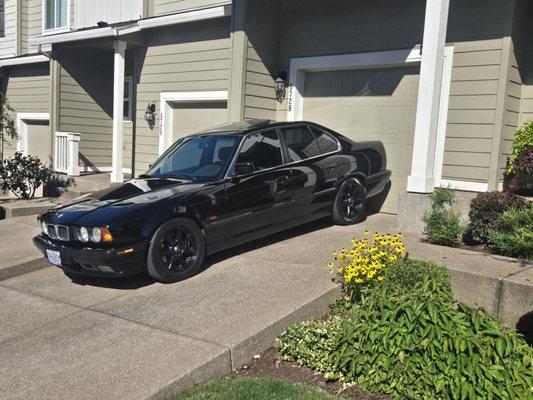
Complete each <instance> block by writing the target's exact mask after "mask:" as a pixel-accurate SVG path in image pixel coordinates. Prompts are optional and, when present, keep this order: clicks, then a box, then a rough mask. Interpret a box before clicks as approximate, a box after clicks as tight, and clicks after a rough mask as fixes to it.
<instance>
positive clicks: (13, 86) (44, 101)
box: [3, 63, 50, 156]
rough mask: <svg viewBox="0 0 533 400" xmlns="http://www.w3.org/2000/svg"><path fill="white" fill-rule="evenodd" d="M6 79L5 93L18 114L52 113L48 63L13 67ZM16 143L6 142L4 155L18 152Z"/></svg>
mask: <svg viewBox="0 0 533 400" xmlns="http://www.w3.org/2000/svg"><path fill="white" fill-rule="evenodd" d="M7 74H8V78H4V79H3V81H4V83H3V91H4V92H5V94H6V98H7V101H8V102H9V104H10V105H11V107H13V110H14V112H15V114H16V113H22V112H33V113H49V112H50V77H49V70H48V63H40V64H33V65H23V66H19V67H11V68H9V69H8V70H7ZM16 148H17V146H16V143H15V142H4V155H5V156H11V155H13V153H14V152H15V151H16Z"/></svg>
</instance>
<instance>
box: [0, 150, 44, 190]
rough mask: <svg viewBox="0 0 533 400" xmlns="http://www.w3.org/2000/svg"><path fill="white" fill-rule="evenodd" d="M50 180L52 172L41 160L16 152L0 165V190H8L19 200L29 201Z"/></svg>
mask: <svg viewBox="0 0 533 400" xmlns="http://www.w3.org/2000/svg"><path fill="white" fill-rule="evenodd" d="M51 178H52V170H51V169H50V168H48V167H47V166H46V165H44V164H43V163H42V162H41V160H39V159H38V158H36V157H32V156H25V155H23V154H22V153H20V152H16V153H15V155H14V156H13V157H12V158H8V159H5V160H4V161H3V163H2V165H0V181H1V187H2V190H9V191H11V192H12V193H13V194H14V195H15V196H17V197H18V198H20V199H31V198H33V196H35V191H36V190H37V189H38V188H39V187H40V186H41V185H43V184H45V183H46V182H48V181H49V180H50V179H51Z"/></svg>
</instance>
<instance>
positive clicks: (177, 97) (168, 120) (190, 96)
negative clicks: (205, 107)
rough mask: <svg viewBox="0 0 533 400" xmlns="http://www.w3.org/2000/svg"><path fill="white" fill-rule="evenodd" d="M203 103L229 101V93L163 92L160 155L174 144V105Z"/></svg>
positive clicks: (161, 100) (223, 91)
mask: <svg viewBox="0 0 533 400" xmlns="http://www.w3.org/2000/svg"><path fill="white" fill-rule="evenodd" d="M201 101H228V91H227V90H220V91H216V90H215V91H208V92H162V93H161V96H160V99H159V107H160V109H161V110H160V118H161V122H160V126H159V155H161V154H163V152H164V151H165V150H166V149H168V148H169V147H170V145H171V144H172V120H173V109H172V103H179V102H182V103H189V102H194V103H195V102H201Z"/></svg>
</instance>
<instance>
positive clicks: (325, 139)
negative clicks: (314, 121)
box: [311, 125, 339, 153]
mask: <svg viewBox="0 0 533 400" xmlns="http://www.w3.org/2000/svg"><path fill="white" fill-rule="evenodd" d="M311 129H312V130H313V133H314V134H315V137H316V141H317V142H318V145H319V146H320V150H321V151H322V153H331V152H333V151H337V150H339V142H337V139H335V138H334V137H332V136H331V135H330V134H329V133H327V132H326V131H325V130H323V129H321V128H319V127H317V126H312V125H311Z"/></svg>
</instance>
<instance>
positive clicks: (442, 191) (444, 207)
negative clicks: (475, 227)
mask: <svg viewBox="0 0 533 400" xmlns="http://www.w3.org/2000/svg"><path fill="white" fill-rule="evenodd" d="M428 197H429V199H430V201H431V207H430V209H429V210H427V211H426V212H425V213H424V215H423V217H422V220H423V222H424V234H425V235H426V236H427V240H428V242H430V243H433V244H440V245H443V246H451V247H455V246H458V245H459V244H460V243H461V237H462V236H463V234H464V231H465V225H464V223H463V222H462V221H461V217H460V215H459V213H456V212H455V211H453V205H454V203H455V193H454V191H453V190H452V189H450V188H442V187H441V188H435V191H434V192H433V193H430V194H429V195H428Z"/></svg>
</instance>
